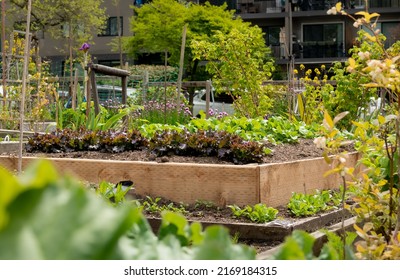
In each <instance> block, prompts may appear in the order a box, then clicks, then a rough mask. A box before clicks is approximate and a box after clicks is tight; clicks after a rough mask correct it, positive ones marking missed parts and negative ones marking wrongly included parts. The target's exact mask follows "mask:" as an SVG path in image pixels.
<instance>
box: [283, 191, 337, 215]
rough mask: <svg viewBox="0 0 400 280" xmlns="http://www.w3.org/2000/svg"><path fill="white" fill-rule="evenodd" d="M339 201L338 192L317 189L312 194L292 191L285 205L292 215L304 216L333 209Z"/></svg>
mask: <svg viewBox="0 0 400 280" xmlns="http://www.w3.org/2000/svg"><path fill="white" fill-rule="evenodd" d="M340 203H341V199H340V194H339V193H336V192H333V191H330V190H324V191H319V190H317V191H316V193H314V194H303V193H293V194H292V197H291V198H290V201H289V203H288V205H287V207H288V209H289V211H290V212H291V213H292V214H293V215H294V216H296V217H305V216H312V215H315V214H317V213H319V212H321V211H327V210H330V209H334V208H336V207H337V206H339V205H340Z"/></svg>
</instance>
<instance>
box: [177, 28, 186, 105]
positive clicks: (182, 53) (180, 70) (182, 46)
mask: <svg viewBox="0 0 400 280" xmlns="http://www.w3.org/2000/svg"><path fill="white" fill-rule="evenodd" d="M186 29H187V24H185V26H184V27H183V31H182V44H181V57H180V60H179V73H178V88H177V91H178V97H177V99H176V107H177V108H179V106H180V103H181V101H180V98H181V87H182V75H183V64H184V58H185V46H186Z"/></svg>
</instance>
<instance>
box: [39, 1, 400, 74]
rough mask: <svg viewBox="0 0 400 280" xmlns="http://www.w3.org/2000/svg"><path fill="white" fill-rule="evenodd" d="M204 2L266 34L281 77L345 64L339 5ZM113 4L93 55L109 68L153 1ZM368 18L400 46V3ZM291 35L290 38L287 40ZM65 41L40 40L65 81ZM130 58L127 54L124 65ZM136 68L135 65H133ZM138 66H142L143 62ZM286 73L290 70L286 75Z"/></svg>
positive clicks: (350, 38) (375, 7) (375, 8)
mask: <svg viewBox="0 0 400 280" xmlns="http://www.w3.org/2000/svg"><path fill="white" fill-rule="evenodd" d="M206 1H208V2H210V3H211V4H214V5H222V4H223V3H226V4H227V6H228V9H233V10H235V11H236V15H237V16H240V17H241V18H242V19H243V20H245V21H249V22H251V23H253V24H256V25H258V26H259V27H261V28H262V30H263V32H264V33H265V41H266V43H267V45H268V46H270V47H271V49H272V52H273V55H274V56H275V58H276V61H277V64H279V65H281V66H282V71H283V73H285V71H286V70H287V68H288V65H289V63H290V62H294V64H296V65H299V64H305V65H309V67H313V65H315V66H317V65H319V64H330V63H332V62H334V61H345V60H346V57H347V56H348V50H349V49H350V48H351V47H352V46H353V43H354V39H355V38H356V36H357V29H356V28H354V27H353V22H352V21H351V20H350V19H349V18H348V17H345V16H342V15H335V16H334V15H327V13H326V12H327V10H328V9H329V8H330V7H332V6H334V5H335V4H336V3H337V2H338V0H263V1H261V0H195V1H193V2H195V3H198V4H203V3H205V2H206ZM112 2H113V1H111V0H105V1H104V7H105V8H106V13H107V16H108V19H107V28H106V29H105V31H104V32H103V33H102V34H95V35H94V44H93V45H92V46H91V49H90V54H91V55H92V59H93V60H94V62H96V63H101V64H105V65H109V66H114V65H119V61H120V54H119V52H117V51H115V50H114V49H112V47H111V42H112V40H115V39H116V38H118V22H117V18H118V17H120V19H121V26H120V32H121V36H132V32H131V30H130V19H131V17H132V16H133V13H134V12H133V9H132V8H131V6H132V5H137V6H140V5H142V4H144V3H147V2H151V1H149V0H120V1H119V6H115V5H114V4H113V3H112ZM341 2H342V3H343V7H345V9H346V11H347V12H348V13H350V14H355V13H356V12H358V11H361V10H364V9H365V6H364V5H365V1H364V0H343V1H341ZM368 9H369V11H370V12H377V13H379V14H380V15H381V16H380V17H379V21H378V26H377V27H378V28H380V29H381V31H382V33H383V34H384V35H386V36H387V44H388V45H389V44H392V43H393V42H395V41H396V40H400V0H369V1H368ZM289 34H290V35H291V36H289ZM66 43H67V39H65V41H63V40H54V39H52V38H51V37H50V36H47V35H46V34H43V35H42V37H41V38H40V40H39V44H40V54H41V56H42V57H43V58H45V59H50V60H51V61H52V70H53V72H54V73H56V74H58V75H62V71H63V68H64V67H63V66H64V64H65V61H66V59H67V55H66V54H65V51H62V50H65V45H66ZM128 59H129V58H128V57H127V56H126V54H123V60H124V61H127V60H128ZM131 62H132V61H131ZM139 63H140V62H139ZM285 69H286V70H285Z"/></svg>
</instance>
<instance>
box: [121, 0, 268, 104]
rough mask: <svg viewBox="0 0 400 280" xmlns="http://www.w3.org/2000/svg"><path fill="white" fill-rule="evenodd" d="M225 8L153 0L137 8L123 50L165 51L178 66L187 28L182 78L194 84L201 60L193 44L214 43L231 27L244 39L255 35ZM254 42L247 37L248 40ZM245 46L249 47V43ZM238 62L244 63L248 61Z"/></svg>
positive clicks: (132, 52)
mask: <svg viewBox="0 0 400 280" xmlns="http://www.w3.org/2000/svg"><path fill="white" fill-rule="evenodd" d="M226 7H227V6H226V4H224V5H222V6H213V5H211V4H209V3H208V2H207V3H205V4H204V5H198V4H194V3H192V2H187V1H178V0H154V1H152V2H151V3H148V4H145V5H143V6H141V7H140V8H138V7H136V8H134V10H135V15H134V17H133V18H132V23H131V24H132V26H131V29H132V31H133V34H134V36H132V37H131V38H129V39H128V40H127V41H125V44H124V45H125V48H126V50H127V51H128V53H130V54H131V55H133V56H137V55H139V54H141V53H163V52H165V51H167V52H168V62H169V64H170V65H178V63H179V56H180V49H181V42H182V29H183V26H184V25H185V24H187V26H188V28H187V35H186V48H185V74H186V75H185V76H186V77H188V78H189V79H191V80H196V75H197V70H198V64H199V61H200V59H202V58H200V57H198V56H196V57H195V56H194V55H193V51H194V50H193V45H191V42H192V41H193V40H197V41H205V42H213V38H214V37H215V36H216V35H217V34H219V35H218V36H224V35H227V34H229V33H230V32H231V30H232V29H233V28H234V27H236V28H237V29H238V30H240V32H243V35H244V36H245V35H246V34H248V33H249V32H254V31H252V29H249V28H250V25H249V24H248V23H245V22H243V20H242V19H241V18H235V16H234V11H228V10H226ZM259 34H261V31H260V33H259ZM255 38H256V37H254V36H248V39H250V40H253V39H255ZM259 38H261V37H257V40H258V39H259ZM248 43H249V44H252V42H248ZM256 44H259V43H256ZM264 49H265V48H264ZM265 50H266V49H265ZM238 59H247V57H239V58H238ZM192 98H193V92H191V93H190V97H189V102H190V104H192V100H193V99H192Z"/></svg>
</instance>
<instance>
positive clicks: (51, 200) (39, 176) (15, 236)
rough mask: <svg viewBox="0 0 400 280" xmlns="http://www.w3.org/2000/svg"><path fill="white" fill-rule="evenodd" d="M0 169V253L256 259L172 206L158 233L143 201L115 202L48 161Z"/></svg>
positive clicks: (220, 229) (216, 229)
mask: <svg viewBox="0 0 400 280" xmlns="http://www.w3.org/2000/svg"><path fill="white" fill-rule="evenodd" d="M46 171H47V172H46ZM0 176H1V178H2V179H3V178H4V180H2V184H1V185H0V194H1V195H2V196H1V197H0V222H1V225H2V226H3V227H2V228H0V248H1V250H0V259H45V260H48V259H85V260H86V259H146V260H151V259H255V250H254V249H251V248H249V247H246V246H243V245H237V244H233V242H232V240H231V238H230V236H229V233H228V230H227V229H225V228H223V227H221V226H213V227H209V228H207V229H206V230H205V231H204V232H203V231H202V227H201V225H200V224H197V223H193V224H191V225H189V223H188V221H187V220H186V219H185V218H184V217H183V216H181V215H178V214H175V213H165V214H164V215H163V221H162V226H161V229H160V233H159V236H156V235H155V234H154V233H153V232H152V230H151V228H150V226H149V223H148V221H147V220H146V219H145V218H144V216H143V215H142V213H141V208H133V207H131V206H130V205H129V204H119V205H118V206H117V207H113V206H111V205H109V204H107V203H106V202H105V201H104V200H102V199H100V198H99V197H98V196H96V194H95V192H91V191H89V190H87V189H85V188H83V187H82V186H81V184H80V183H77V181H75V180H73V179H71V178H68V177H65V178H59V177H58V175H57V173H56V172H55V170H54V167H52V166H51V165H50V164H49V162H46V161H38V162H37V163H35V164H34V165H33V167H31V168H30V169H28V170H27V171H26V172H25V174H24V175H23V176H20V177H19V178H17V177H15V176H13V175H12V174H10V173H9V172H7V171H5V170H3V169H0Z"/></svg>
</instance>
